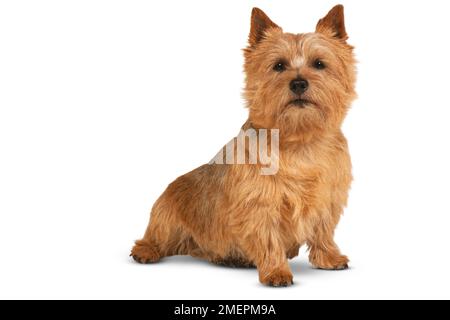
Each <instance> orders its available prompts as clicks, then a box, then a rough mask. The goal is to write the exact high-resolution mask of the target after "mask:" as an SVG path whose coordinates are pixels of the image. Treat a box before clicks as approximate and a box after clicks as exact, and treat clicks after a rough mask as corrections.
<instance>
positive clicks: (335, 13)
mask: <svg viewBox="0 0 450 320" xmlns="http://www.w3.org/2000/svg"><path fill="white" fill-rule="evenodd" d="M316 32H318V33H323V34H326V35H328V36H331V37H333V38H337V39H340V40H344V41H345V40H347V39H348V36H347V32H346V31H345V21H344V6H343V5H341V4H339V5H337V6H335V7H334V8H333V9H331V10H330V12H328V14H327V15H326V16H325V17H324V18H322V19H320V20H319V22H318V23H317V26H316Z"/></svg>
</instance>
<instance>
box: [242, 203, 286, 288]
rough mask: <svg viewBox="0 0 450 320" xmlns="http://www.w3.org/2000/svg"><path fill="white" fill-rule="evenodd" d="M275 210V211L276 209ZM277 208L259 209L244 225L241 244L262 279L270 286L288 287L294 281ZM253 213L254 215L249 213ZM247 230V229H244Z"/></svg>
mask: <svg viewBox="0 0 450 320" xmlns="http://www.w3.org/2000/svg"><path fill="white" fill-rule="evenodd" d="M275 212H276V211H275ZM273 215H274V211H272V212H270V209H268V208H266V209H262V210H261V208H260V210H259V212H258V213H257V217H255V215H253V217H254V218H255V219H251V221H252V223H251V224H250V223H249V221H248V220H247V223H245V224H244V225H246V226H245V227H244V226H243V225H241V226H242V227H243V228H242V231H243V232H242V233H241V236H242V235H245V236H244V237H242V238H241V239H242V242H241V247H242V248H243V249H244V251H245V253H246V254H247V256H248V257H249V258H251V260H252V261H253V262H254V263H255V265H256V267H257V268H258V273H259V281H260V282H261V283H263V284H265V285H268V286H274V287H286V286H290V285H292V284H293V276H292V272H291V269H290V267H289V264H288V259H287V256H286V249H285V247H284V245H283V242H282V241H281V237H280V230H279V223H277V221H276V217H274V216H273ZM249 216H251V214H249ZM244 230H245V231H244Z"/></svg>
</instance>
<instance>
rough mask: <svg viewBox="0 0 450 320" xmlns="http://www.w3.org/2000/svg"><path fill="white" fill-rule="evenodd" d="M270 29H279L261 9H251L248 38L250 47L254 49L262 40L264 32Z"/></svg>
mask: <svg viewBox="0 0 450 320" xmlns="http://www.w3.org/2000/svg"><path fill="white" fill-rule="evenodd" d="M271 28H278V29H281V28H280V27H279V26H277V25H276V24H275V23H274V22H273V21H272V20H270V18H269V17H268V16H267V15H266V14H265V13H264V12H263V11H262V10H261V9H259V8H253V10H252V21H251V26H250V35H249V36H248V42H249V44H250V46H251V47H254V46H255V45H257V44H258V43H259V42H260V41H261V40H262V39H264V34H265V32H266V31H267V30H268V29H271Z"/></svg>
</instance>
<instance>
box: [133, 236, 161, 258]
mask: <svg viewBox="0 0 450 320" xmlns="http://www.w3.org/2000/svg"><path fill="white" fill-rule="evenodd" d="M130 256H131V257H133V259H134V260H135V261H136V262H138V263H143V264H147V263H154V262H158V261H159V260H160V259H161V257H160V255H159V253H158V251H157V250H156V249H155V248H153V247H152V246H151V245H149V244H148V243H146V242H143V241H136V245H135V246H134V247H133V249H131V253H130Z"/></svg>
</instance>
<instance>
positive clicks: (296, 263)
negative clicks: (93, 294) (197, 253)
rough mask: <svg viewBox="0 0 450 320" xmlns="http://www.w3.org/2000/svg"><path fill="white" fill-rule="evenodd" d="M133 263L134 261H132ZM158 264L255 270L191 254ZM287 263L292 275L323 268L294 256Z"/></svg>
mask: <svg viewBox="0 0 450 320" xmlns="http://www.w3.org/2000/svg"><path fill="white" fill-rule="evenodd" d="M133 263H135V262H134V261H133ZM158 264H165V265H172V266H175V265H179V266H195V265H197V266H199V267H211V268H220V269H226V270H237V271H242V272H256V268H239V267H228V266H222V265H216V264H213V263H211V262H209V261H206V260H202V259H196V258H193V257H191V256H173V257H166V258H164V259H163V260H161V261H160V262H158ZM289 265H290V267H291V270H292V273H293V274H294V276H302V277H303V276H310V275H311V276H314V275H316V274H319V273H321V272H324V270H319V269H316V268H314V267H312V266H311V264H310V263H309V262H308V261H307V260H305V259H303V258H299V257H297V258H295V259H293V260H290V261H289Z"/></svg>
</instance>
